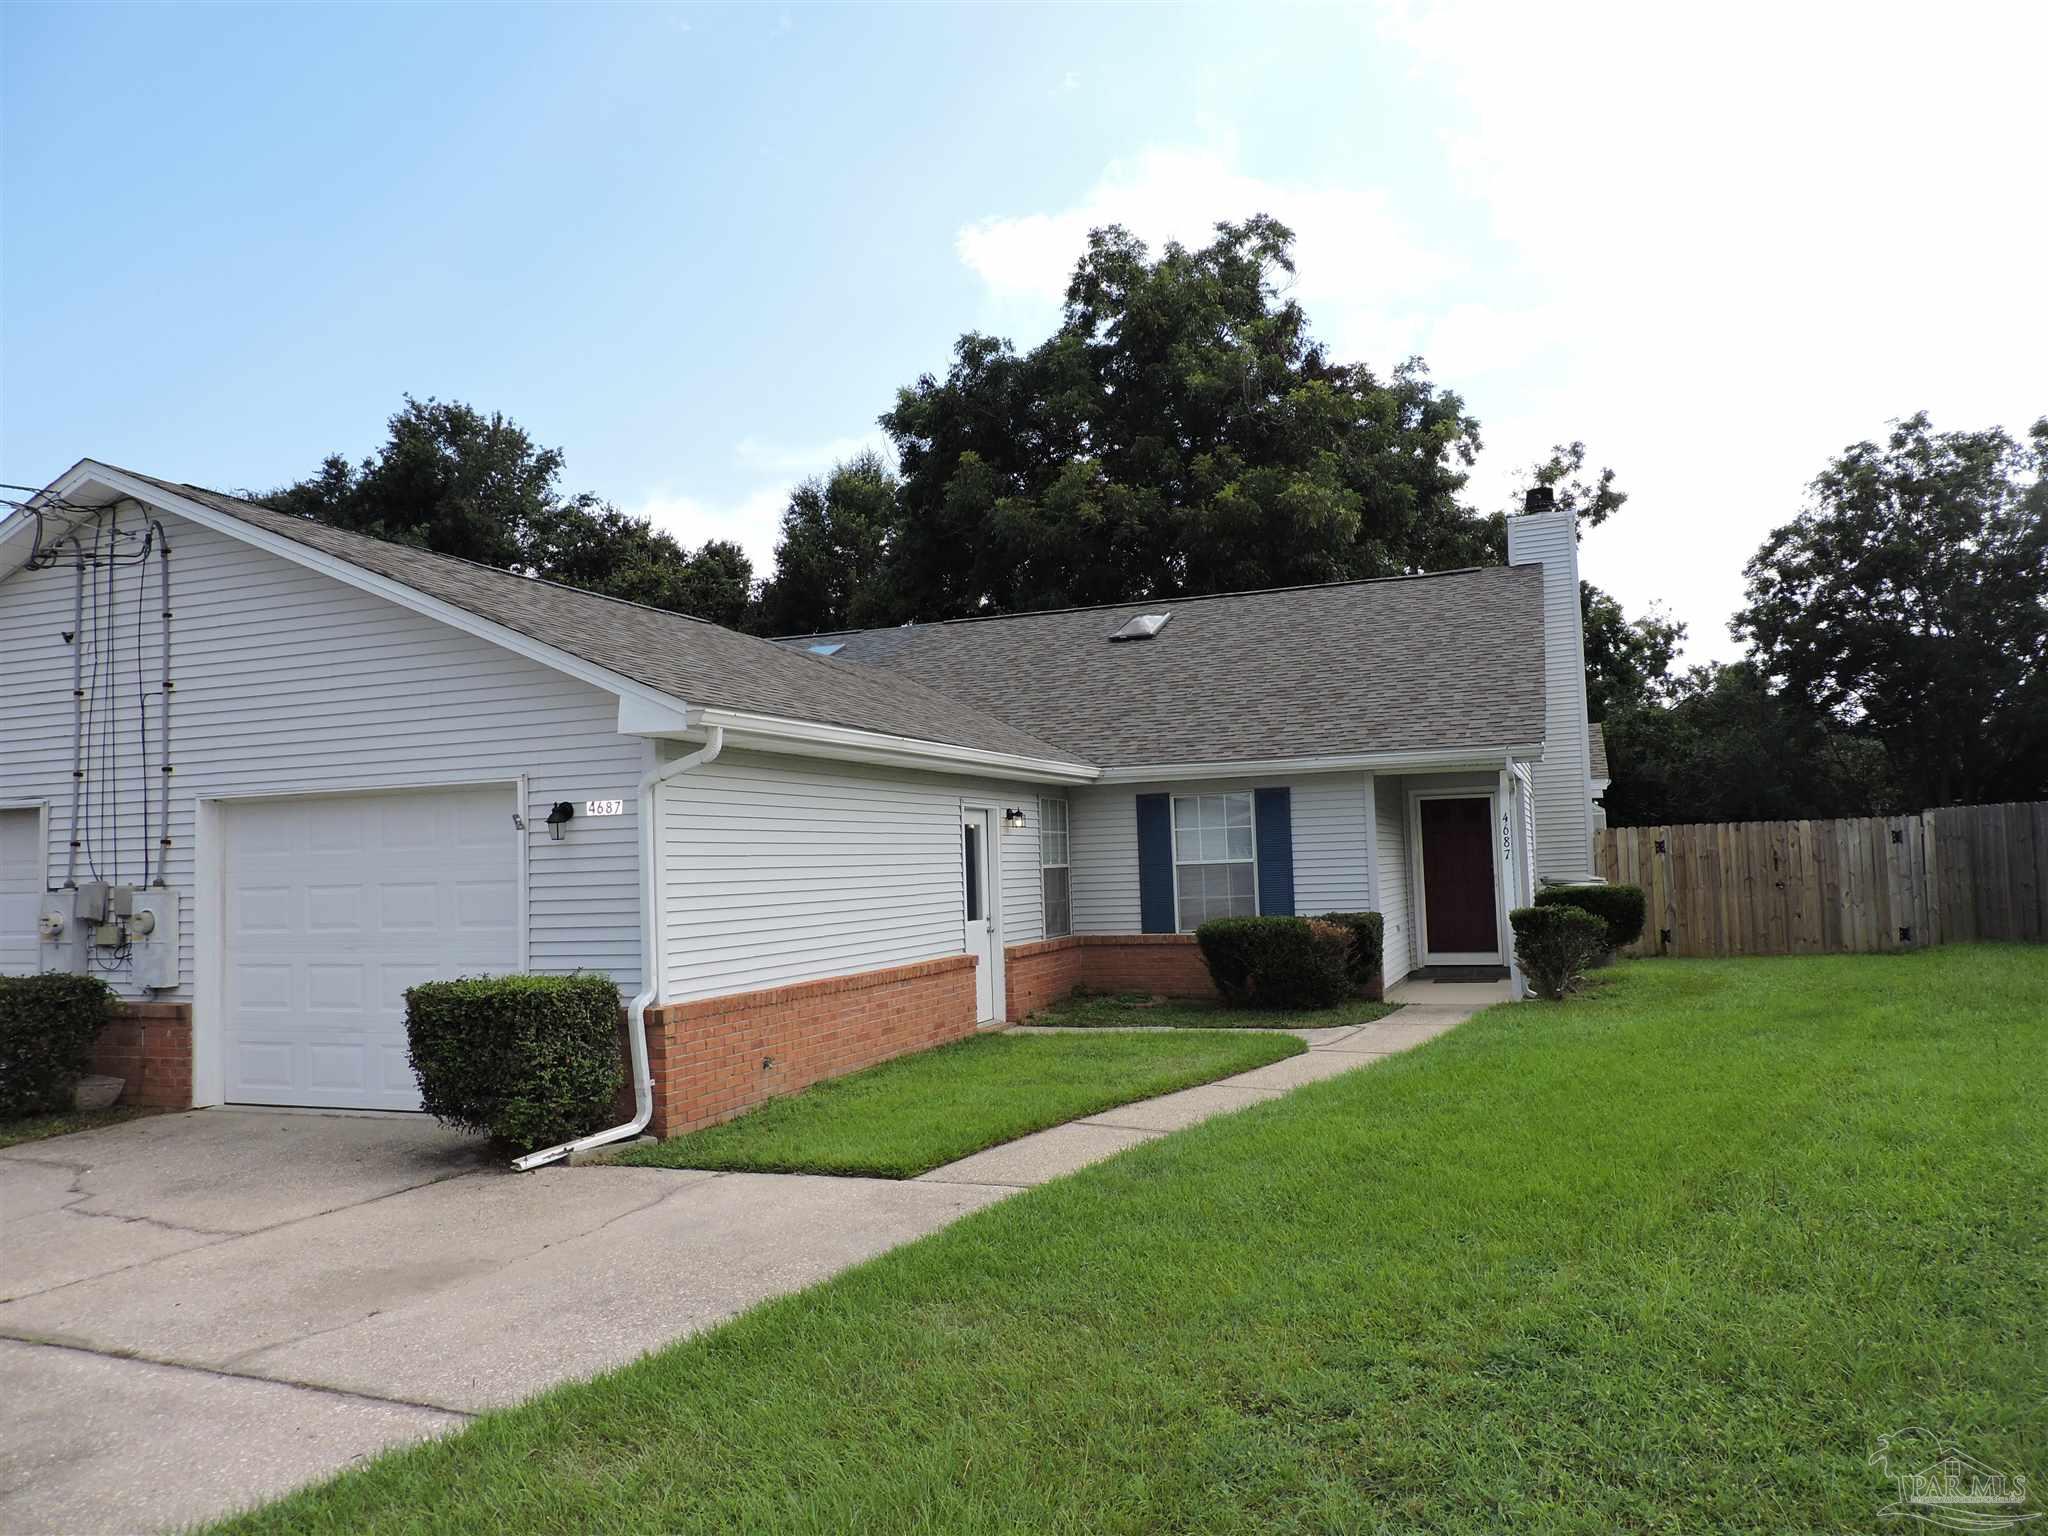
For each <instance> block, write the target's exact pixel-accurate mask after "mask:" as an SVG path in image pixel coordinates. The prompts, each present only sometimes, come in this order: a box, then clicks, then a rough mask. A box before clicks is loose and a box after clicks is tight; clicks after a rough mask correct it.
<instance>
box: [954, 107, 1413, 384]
mask: <svg viewBox="0 0 2048 1536" xmlns="http://www.w3.org/2000/svg"><path fill="white" fill-rule="evenodd" d="M1253 213H1270V214H1272V215H1273V216H1274V217H1275V218H1277V219H1279V220H1280V221H1281V222H1282V223H1283V224H1286V225H1287V226H1288V227H1289V228H1291V229H1292V230H1294V232H1295V235H1296V241H1295V266H1296V268H1297V271H1296V276H1295V279H1294V282H1293V284H1292V285H1291V288H1290V292H1291V293H1292V294H1293V296H1295V297H1297V298H1299V299H1300V301H1301V302H1302V303H1303V304H1304V305H1306V306H1309V308H1310V313H1311V314H1312V315H1314V316H1315V317H1316V320H1317V324H1318V328H1319V329H1320V330H1321V332H1322V333H1323V334H1324V335H1328V336H1331V337H1333V338H1340V337H1341V338H1342V339H1343V340H1344V341H1345V343H1346V344H1347V345H1357V344H1360V343H1363V342H1366V341H1368V340H1373V341H1379V342H1381V343H1382V344H1383V345H1382V347H1381V348H1379V349H1377V350H1375V351H1374V353H1373V354H1372V355H1374V356H1376V357H1386V358H1387V360H1389V361H1391V360H1393V357H1395V356H1398V355H1399V354H1398V350H1397V351H1396V352H1395V353H1394V354H1392V355H1389V354H1387V353H1386V352H1385V350H1384V349H1385V347H1386V346H1392V347H1395V348H1396V349H1398V348H1399V346H1400V345H1401V343H1402V340H1403V338H1404V337H1406V336H1408V335H1409V334H1410V333H1411V332H1412V331H1413V330H1414V328H1415V321H1414V316H1413V310H1412V302H1413V300H1415V299H1416V298H1417V297H1418V296H1419V295H1421V294H1423V293H1426V292H1428V291H1429V290H1431V289H1433V288H1434V287H1435V286H1436V285H1437V284H1438V283H1439V282H1440V281H1441V279H1442V276H1443V274H1444V273H1445V272H1446V271H1447V270H1449V269H1450V268H1451V267H1452V265H1453V263H1452V262H1450V261H1449V260H1448V259H1447V258H1446V257H1444V256H1442V255H1440V254H1434V253H1431V252H1430V251H1428V250H1426V249H1425V248H1424V246H1423V245H1422V242H1421V241H1420V239H1419V238H1418V237H1417V236H1416V234H1415V233H1414V231H1413V230H1412V229H1411V228H1410V226H1409V225H1408V224H1407V223H1406V222H1405V221H1404V220H1402V219H1401V218H1399V217H1398V216H1397V215H1396V214H1395V212H1394V211H1393V209H1392V208H1391V207H1390V206H1389V204H1388V201H1387V199H1386V197H1385V196H1384V195H1383V194H1382V193H1380V192H1378V191H1377V190H1375V189H1372V188H1359V187H1345V186H1338V185H1333V184H1318V183H1312V182H1285V181H1273V180H1267V179H1265V178H1262V177H1258V176H1253V175H1250V174H1248V173H1246V172H1245V171H1243V170H1242V169H1240V168H1239V166H1238V164H1237V161H1236V155H1235V152H1234V151H1233V150H1232V149H1231V148H1230V147H1229V146H1228V145H1227V144H1226V145H1225V146H1224V147H1221V148H1153V149H1146V150H1143V151H1141V152H1140V153H1138V154H1136V155H1133V156H1131V157H1130V158H1128V159H1124V160H1118V161H1115V162H1113V163H1111V164H1110V165H1109V167H1108V168H1107V169H1105V170H1104V171H1103V173H1102V175H1101V177H1100V178H1099V179H1098V180H1097V181H1096V183H1095V185H1094V186H1092V187H1091V188H1089V189H1088V191H1087V192H1086V193H1085V194H1084V195H1083V196H1082V197H1081V198H1080V200H1079V201H1078V202H1076V203H1075V204H1074V205H1073V206H1072V207H1069V208H1063V209H1059V210H1057V211H1055V212H1051V213H1026V214H1014V215H1011V214H998V215H992V216H990V217H988V218H983V219H979V220H977V221H976V222H974V223H972V224H969V225H967V226H966V227H965V228H963V229H961V230H960V231H959V233H958V234H957V235H956V236H955V238H954V242H953V246H954V250H955V251H957V252H958V254H959V256H960V259H961V260H962V261H963V262H965V263H966V264H967V266H968V267H969V268H971V269H972V270H973V271H974V272H975V274H976V275H977V276H979V277H980V278H981V279H982V281H983V282H984V283H986V284H987V285H988V288H989V291H990V292H991V293H992V294H994V295H995V296H996V297H997V298H1000V299H1006V300H1021V301H1024V302H1025V303H1027V304H1029V305H1032V306H1035V307H1039V308H1042V309H1044V310H1045V311H1046V312H1047V315H1048V319H1049V318H1050V312H1051V311H1053V310H1055V309H1056V308H1057V307H1058V305H1059V303H1060V300H1061V298H1062V296H1063V295H1064V294H1065V292H1066V286H1067V277H1068V275H1069V274H1070V273H1071V272H1072V270H1073V266H1074V262H1075V260H1076V258H1078V257H1079V256H1080V255H1081V253H1082V252H1083V251H1084V250H1086V249H1087V245H1088V231H1089V230H1090V229H1093V228H1096V227H1098V226H1100V225H1104V224H1122V225H1123V226H1125V227H1126V228H1127V229H1129V230H1130V231H1131V232H1132V233H1133V234H1135V235H1137V236H1138V237H1139V238H1140V239H1142V240H1144V241H1145V242H1146V243H1147V244H1148V245H1149V246H1151V247H1152V248H1153V249H1154V250H1155V251H1156V250H1158V249H1159V248H1160V247H1161V246H1163V245H1164V244H1165V243H1166V242H1167V241H1169V240H1178V241H1179V242H1181V243H1182V244H1183V245H1202V244H1206V243H1207V242H1208V240H1209V239H1210V237H1211V235H1212V232H1213V230H1214V227H1215V224H1216V221H1217V220H1218V219H1221V218H1232V219H1239V218H1244V217H1246V216H1247V215H1249V214H1253Z"/></svg>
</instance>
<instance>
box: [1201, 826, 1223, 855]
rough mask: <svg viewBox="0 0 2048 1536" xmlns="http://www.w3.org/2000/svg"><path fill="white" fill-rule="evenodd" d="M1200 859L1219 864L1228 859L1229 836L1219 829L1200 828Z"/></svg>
mask: <svg viewBox="0 0 2048 1536" xmlns="http://www.w3.org/2000/svg"><path fill="white" fill-rule="evenodd" d="M1202 857H1203V859H1205V860H1207V861H1209V862H1210V863H1220V862H1222V861H1223V860H1224V859H1227V858H1229V857H1230V834H1229V833H1228V832H1226V831H1225V830H1224V829H1223V828H1221V827H1204V828H1202Z"/></svg>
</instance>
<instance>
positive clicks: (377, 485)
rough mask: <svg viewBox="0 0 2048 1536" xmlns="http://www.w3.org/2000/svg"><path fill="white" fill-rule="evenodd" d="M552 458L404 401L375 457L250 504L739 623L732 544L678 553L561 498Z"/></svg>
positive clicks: (743, 582)
mask: <svg viewBox="0 0 2048 1536" xmlns="http://www.w3.org/2000/svg"><path fill="white" fill-rule="evenodd" d="M562 468H563V457H562V452H561V450H560V449H559V448H543V447H541V446H539V445H538V444H537V443H535V442H534V440H533V439H532V437H531V436H529V435H528V433H527V432H526V430H525V429H524V428H523V427H520V426H519V425H517V424H516V423H514V422H513V421H511V420H509V419H508V418H506V417H505V416H502V415H499V414H497V413H495V412H493V413H492V414H490V415H488V416H487V415H485V414H484V413H483V412H481V411H479V410H476V409H475V408H474V407H472V406H468V405H463V404H461V403H460V402H456V401H440V400H431V399H429V400H415V399H413V398H412V397H411V396H410V395H408V396H407V397H406V399H405V406H404V408H403V409H402V410H400V411H399V412H398V413H397V414H396V415H394V416H392V418H391V420H390V423H389V436H388V438H387V439H386V441H385V443H384V446H383V447H382V448H380V449H378V451H377V452H375V453H373V454H371V455H369V456H368V457H366V458H365V459H364V460H363V462H362V463H361V464H360V465H352V464H350V463H349V462H348V460H347V459H345V458H344V457H342V456H341V455H340V454H330V455H329V456H328V457H327V459H326V460H325V461H324V462H323V463H322V464H321V466H320V469H319V471H318V473H316V474H314V475H312V476H311V477H309V478H307V479H305V480H301V481H298V482H296V483H295V484H292V485H288V486H285V487H283V488H281V489H279V490H275V491H271V492H269V493H267V494H262V495H258V496H257V497H255V499H256V500H258V501H260V502H262V503H263V504H264V505H266V506H270V507H275V508H276V509H277V510H278V511H280V512H289V513H291V514H292V515H293V516H295V517H305V518H310V519H312V520H314V521H315V522H322V523H327V524H330V525H332V526H334V527H337V528H347V529H351V530H353V531H355V532H357V533H366V534H369V535H371V536H373V537H375V538H381V539H391V540H394V541H396V542H398V543H401V544H412V545H416V546H417V547H419V548H421V549H430V550H433V551H434V552H435V553H437V554H443V555H456V556H459V557H461V558H462V559H465V560H475V561H478V562H480V563H482V564H484V565H495V566H498V567H500V568H501V569H504V570H511V571H518V572H520V573H522V574H524V575H531V576H540V577H545V578H547V579H548V580H550V581H559V582H563V583H565V584H567V585H569V586H574V587H582V588H584V589H586V590H588V591H592V592H602V593H604V594H605V595H606V596H608V597H618V598H624V599H626V600H628V601H631V602H637V603H647V604H649V605H651V606H653V607H656V608H667V609H672V610H674V611H676V612H679V613H689V614H694V615H696V616H697V617H699V618H705V619H711V620H713V621H714V622H717V623H721V624H734V625H738V624H743V623H745V622H746V619H747V616H748V613H749V610H750V604H751V599H752V595H753V587H754V571H753V565H752V563H751V562H750V561H749V560H748V559H747V557H746V554H745V552H744V551H742V550H741V549H740V547H739V546H738V545H737V544H732V543H729V542H726V541H723V540H712V541H710V542H708V543H706V544H704V545H703V546H702V547H701V548H699V549H697V550H694V551H692V550H689V549H686V548H684V546H683V545H682V544H681V543H679V542H678V541H677V540H676V539H675V538H673V537H672V536H670V535H669V534H667V533H664V532H662V531H661V530H659V529H657V528H655V527H653V526H652V525H651V524H649V523H648V522H647V520H646V519H645V518H638V517H633V516H630V515H629V514H627V513H624V512H621V511H619V510H618V509H617V508H616V507H613V506H611V505H609V504H607V503H605V502H603V501H600V500H599V499H598V498H596V497H594V496H589V495H575V496H570V495H565V494H563V492H562V490H561V478H562Z"/></svg>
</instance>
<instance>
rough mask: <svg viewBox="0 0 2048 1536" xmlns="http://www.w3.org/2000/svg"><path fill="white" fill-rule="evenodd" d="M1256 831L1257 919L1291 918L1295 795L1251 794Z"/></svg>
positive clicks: (1278, 792)
mask: <svg viewBox="0 0 2048 1536" xmlns="http://www.w3.org/2000/svg"><path fill="white" fill-rule="evenodd" d="M1252 803H1253V809H1252V819H1253V821H1254V822H1256V823H1257V825H1258V829H1259V915H1260V916H1261V917H1292V916H1294V795H1293V792H1292V791H1290V790H1286V789H1258V790H1253V791H1252Z"/></svg>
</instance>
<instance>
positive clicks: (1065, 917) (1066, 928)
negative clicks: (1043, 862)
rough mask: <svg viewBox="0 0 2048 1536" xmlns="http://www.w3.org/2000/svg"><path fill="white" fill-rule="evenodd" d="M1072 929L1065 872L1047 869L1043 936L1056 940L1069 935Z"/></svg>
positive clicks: (1071, 915) (1072, 919)
mask: <svg viewBox="0 0 2048 1536" xmlns="http://www.w3.org/2000/svg"><path fill="white" fill-rule="evenodd" d="M1073 927H1074V918H1073V910H1072V906H1071V904H1070V903H1069V900H1068V894H1067V871H1065V870H1064V869H1048V870H1047V871H1046V872H1045V936H1046V937H1047V938H1049V939H1057V938H1060V937H1061V936H1063V935H1065V934H1068V933H1071V932H1072V931H1073Z"/></svg>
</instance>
